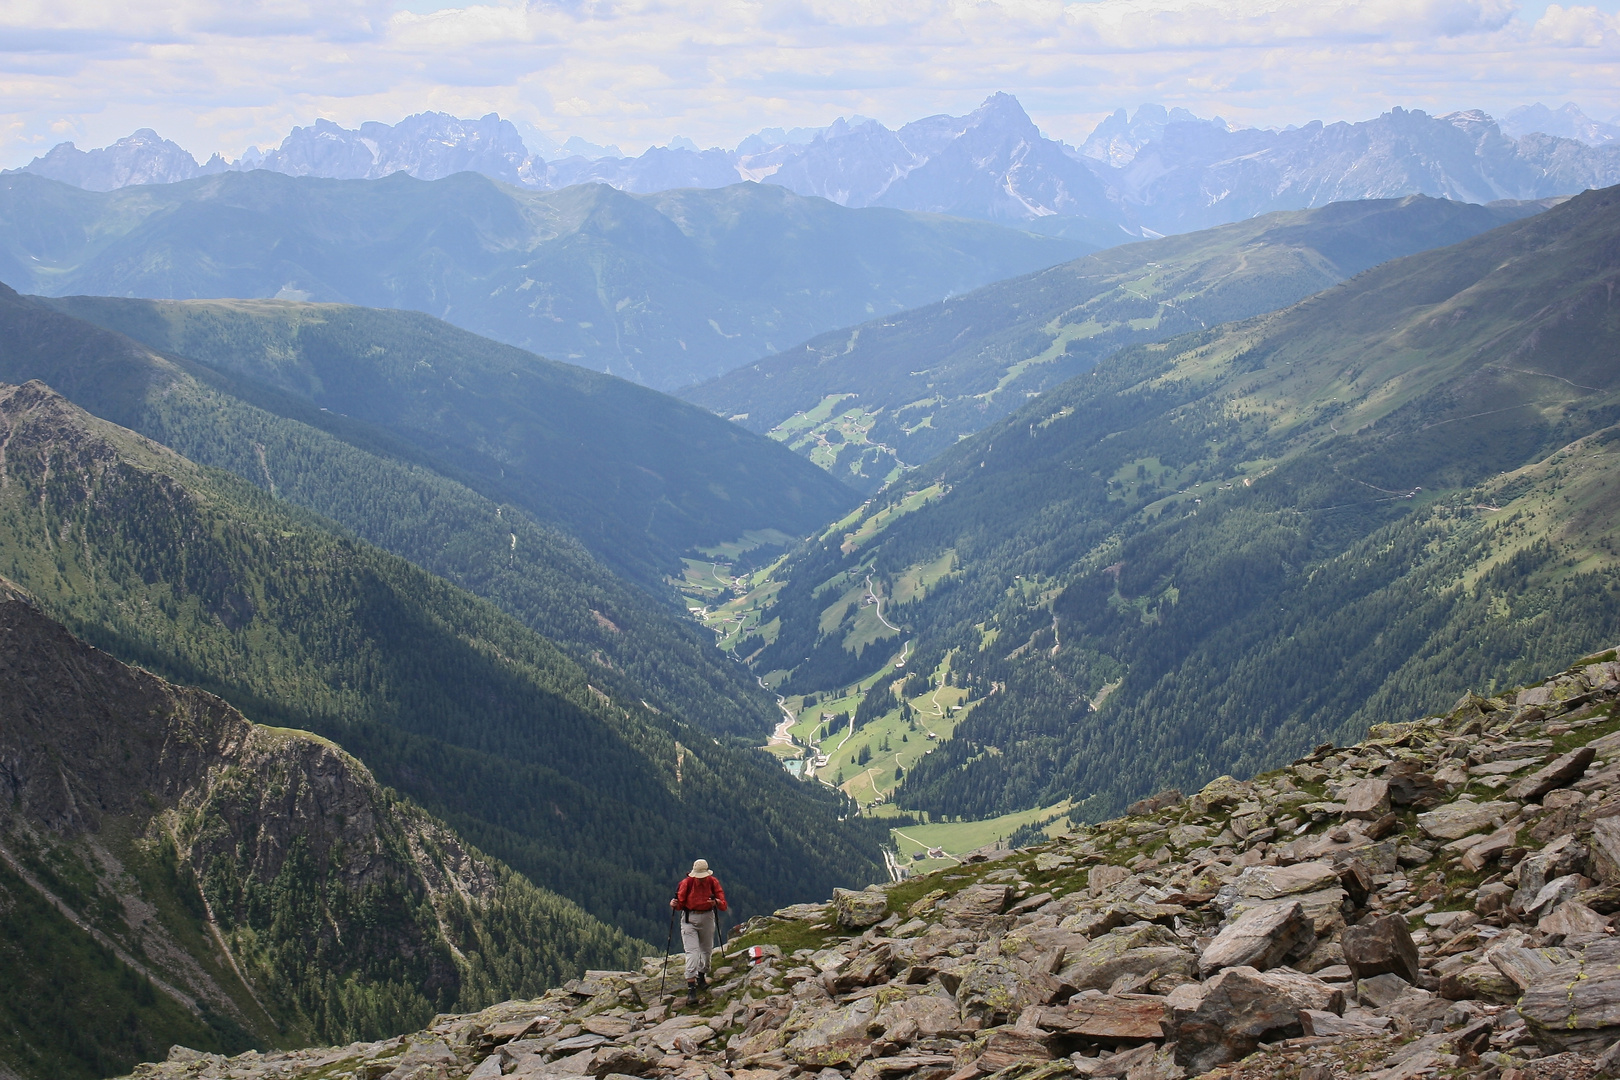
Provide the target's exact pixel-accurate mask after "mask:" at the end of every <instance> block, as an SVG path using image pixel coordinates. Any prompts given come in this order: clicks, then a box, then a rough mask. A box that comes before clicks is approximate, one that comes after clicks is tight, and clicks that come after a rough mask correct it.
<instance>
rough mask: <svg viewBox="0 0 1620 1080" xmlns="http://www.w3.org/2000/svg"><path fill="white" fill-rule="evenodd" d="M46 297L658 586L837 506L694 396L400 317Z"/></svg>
mask: <svg viewBox="0 0 1620 1080" xmlns="http://www.w3.org/2000/svg"><path fill="white" fill-rule="evenodd" d="M45 302H46V303H48V304H51V305H54V306H56V307H58V308H60V309H61V310H63V311H65V312H68V313H70V314H72V315H75V316H77V317H79V318H83V319H87V320H89V321H92V322H96V323H99V324H101V325H103V326H106V327H110V328H112V329H114V330H117V331H121V332H123V333H126V334H128V335H130V336H132V337H135V338H137V339H138V340H141V341H143V342H145V343H146V344H147V345H149V346H151V347H152V348H154V349H157V350H159V351H162V352H166V353H169V354H172V355H178V356H183V357H186V358H189V359H192V360H197V361H201V362H202V363H205V364H209V365H211V366H214V367H216V368H219V369H221V370H223V371H226V372H228V373H230V374H234V375H238V376H245V377H248V378H250V379H252V380H255V381H257V382H262V383H265V384H268V385H270V386H274V387H276V388H278V389H280V390H282V391H284V392H286V393H290V394H294V395H297V396H298V397H301V398H304V399H306V400H307V401H309V402H312V403H313V404H314V405H316V406H317V407H319V408H320V409H323V410H326V411H328V412H334V413H338V414H341V415H342V416H345V417H349V418H353V419H356V420H361V421H364V422H366V423H368V424H372V425H375V426H376V427H380V428H383V429H385V430H386V431H388V432H389V433H390V434H391V435H392V436H393V437H394V439H396V440H398V441H401V442H403V443H405V444H407V445H408V446H409V447H410V450H411V452H414V454H415V456H416V457H417V458H418V459H419V460H423V461H426V462H428V463H429V464H431V465H432V467H433V468H435V469H436V470H437V471H439V472H441V473H445V474H447V475H449V476H451V477H453V478H455V479H458V480H461V481H462V482H464V483H466V484H467V485H469V486H471V487H473V488H475V489H476V490H477V491H479V492H480V493H481V494H483V495H485V496H486V497H488V498H491V499H495V500H497V501H499V502H505V503H513V504H516V505H517V506H518V507H519V508H521V509H523V510H525V511H527V512H528V513H529V514H530V515H532V516H533V517H535V518H538V519H539V520H541V521H545V522H547V523H550V524H554V525H556V526H557V527H559V528H561V529H563V530H564V531H566V532H568V533H569V534H571V535H572V536H574V537H576V538H578V539H579V540H580V541H581V542H582V543H584V544H585V545H586V546H587V547H589V548H590V549H591V550H592V551H594V552H596V553H597V554H598V555H599V556H601V557H602V558H604V559H606V560H607V561H608V562H610V563H611V564H613V565H614V566H615V567H617V568H619V569H620V570H622V571H624V572H626V573H629V574H632V575H634V576H636V577H639V578H641V579H642V580H643V581H644V582H658V583H661V582H662V578H663V575H665V574H668V573H669V572H671V570H673V569H674V568H675V567H677V566H678V565H679V559H680V556H681V555H683V554H685V553H686V551H687V550H688V549H690V548H692V547H696V546H700V545H708V544H715V543H719V542H722V541H726V540H731V539H734V538H736V537H738V536H741V535H742V534H743V533H744V532H746V531H748V530H751V529H776V530H779V531H785V532H787V533H789V534H790V535H793V536H803V535H805V534H806V533H808V532H810V531H811V530H812V529H815V528H818V527H820V526H821V525H824V524H825V523H826V522H827V521H828V520H829V519H831V518H832V517H834V516H836V515H837V514H840V513H843V512H844V511H845V510H847V509H848V507H849V506H850V505H851V504H852V503H853V502H854V495H853V493H852V492H851V491H850V490H849V489H847V488H846V487H844V486H843V485H842V484H840V483H838V482H837V481H835V480H833V479H832V478H830V477H828V476H827V475H826V474H825V473H823V472H822V471H821V470H819V469H815V468H810V467H807V465H806V463H805V462H804V461H802V460H801V459H799V458H797V457H796V456H794V455H793V454H790V453H788V452H786V451H785V450H783V449H782V448H780V447H778V446H776V445H775V444H774V443H772V442H770V441H768V440H765V439H761V438H758V437H756V436H752V435H750V434H748V433H747V432H745V431H741V430H739V429H738V428H737V427H736V426H735V425H733V424H728V423H726V422H725V421H724V420H721V419H719V418H718V417H715V416H712V415H710V414H708V413H706V412H704V411H703V410H702V409H698V408H694V407H692V406H690V405H687V404H685V403H684V402H680V401H677V400H675V399H673V398H670V397H667V396H666V395H664V394H660V393H658V392H656V391H653V390H648V389H646V388H645V387H641V386H636V385H635V384H633V383H630V382H627V381H625V380H623V379H618V378H615V377H613V376H611V375H602V374H598V373H596V372H592V371H587V370H585V369H584V368H580V367H575V366H574V365H572V364H559V363H556V362H554V361H551V360H547V359H545V358H543V357H539V356H535V355H534V354H533V353H528V352H524V351H523V350H521V349H515V348H513V347H511V346H509V345H501V344H499V343H498V342H494V341H491V340H489V339H488V338H482V337H479V336H478V335H476V334H471V333H468V332H467V331H465V330H459V329H457V328H456V327H454V326H451V325H450V324H449V323H445V322H441V321H440V320H438V319H434V318H431V317H429V316H426V315H421V314H418V313H415V312H407V311H388V310H377V309H367V308H356V307H348V306H340V305H332V304H300V303H293V302H288V301H279V300H262V301H241V300H225V301H206V300H198V301H186V302H178V303H170V302H161V301H149V300H120V299H116V298H109V297H90V296H77V297H68V298H64V299H60V300H50V301H45Z"/></svg>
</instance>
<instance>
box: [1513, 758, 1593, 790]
mask: <svg viewBox="0 0 1620 1080" xmlns="http://www.w3.org/2000/svg"><path fill="white" fill-rule="evenodd" d="M1595 757H1597V751H1595V750H1593V749H1592V748H1591V747H1590V746H1582V747H1580V748H1579V749H1576V750H1571V751H1570V752H1569V753H1567V754H1563V755H1560V756H1559V757H1556V758H1554V759H1553V760H1552V762H1551V763H1549V764H1548V765H1547V766H1546V767H1545V768H1541V769H1537V770H1536V771H1535V772H1533V773H1531V774H1530V775H1529V776H1527V777H1525V778H1524V779H1523V780H1520V781H1519V782H1518V783H1517V784H1514V785H1513V786H1512V787H1510V788H1508V790H1507V794H1508V798H1510V799H1524V800H1525V801H1527V802H1536V801H1538V800H1539V799H1540V798H1541V797H1542V796H1543V795H1546V794H1547V793H1548V792H1549V791H1553V790H1556V789H1557V788H1561V787H1568V786H1569V785H1570V784H1573V783H1574V782H1575V781H1577V780H1579V779H1580V778H1581V777H1582V776H1583V775H1585V773H1586V767H1587V766H1588V765H1590V764H1592V759H1593V758H1595Z"/></svg>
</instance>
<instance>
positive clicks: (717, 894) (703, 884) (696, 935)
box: [669, 859, 726, 1005]
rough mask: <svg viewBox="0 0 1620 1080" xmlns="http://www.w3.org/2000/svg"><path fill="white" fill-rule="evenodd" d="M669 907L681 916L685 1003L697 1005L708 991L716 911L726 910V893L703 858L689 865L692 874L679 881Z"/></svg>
mask: <svg viewBox="0 0 1620 1080" xmlns="http://www.w3.org/2000/svg"><path fill="white" fill-rule="evenodd" d="M669 906H670V907H672V908H674V909H675V910H677V911H679V912H680V913H681V947H682V948H683V949H685V951H686V1003H687V1004H688V1005H696V1004H697V1003H698V991H699V990H707V989H708V988H709V981H708V979H707V978H706V976H707V975H708V973H709V960H710V958H711V957H712V956H713V955H714V926H715V921H716V920H717V919H718V918H719V916H718V915H716V914H715V912H717V911H724V910H726V890H724V889H722V888H721V887H720V879H719V878H717V877H715V876H714V871H713V870H710V869H709V863H708V860H706V859H699V860H697V861H696V862H694V863H693V864H692V872H691V873H690V874H687V875H686V876H685V877H683V878H681V883H680V886H679V887H678V888H676V890H675V899H673V900H671V901H670V902H669Z"/></svg>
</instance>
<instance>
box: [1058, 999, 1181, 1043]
mask: <svg viewBox="0 0 1620 1080" xmlns="http://www.w3.org/2000/svg"><path fill="white" fill-rule="evenodd" d="M1169 1019H1170V1008H1169V1005H1168V1004H1167V1003H1166V1001H1165V999H1164V998H1162V997H1160V996H1158V995H1156V994H1084V995H1077V996H1076V997H1075V999H1074V1000H1073V1001H1071V1002H1069V1004H1068V1006H1067V1007H1066V1008H1061V1009H1057V1008H1049V1009H1042V1010H1041V1011H1040V1014H1039V1016H1038V1017H1037V1019H1036V1023H1038V1024H1039V1025H1040V1026H1041V1027H1043V1028H1045V1029H1046V1030H1048V1031H1056V1032H1060V1033H1062V1034H1064V1035H1069V1036H1074V1037H1078V1038H1084V1039H1094V1040H1097V1041H1100V1042H1110V1043H1117V1042H1130V1041H1133V1040H1140V1039H1161V1038H1163V1037H1164V1030H1163V1028H1164V1025H1165V1023H1166V1022H1167V1021H1168V1020H1169Z"/></svg>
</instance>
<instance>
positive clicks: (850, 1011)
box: [783, 998, 877, 1067]
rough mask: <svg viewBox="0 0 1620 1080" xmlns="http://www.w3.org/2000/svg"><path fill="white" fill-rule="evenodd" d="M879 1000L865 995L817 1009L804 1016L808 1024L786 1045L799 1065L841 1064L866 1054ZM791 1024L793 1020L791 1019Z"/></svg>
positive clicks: (786, 1051) (793, 1059)
mask: <svg viewBox="0 0 1620 1080" xmlns="http://www.w3.org/2000/svg"><path fill="white" fill-rule="evenodd" d="M876 1015H877V1002H876V1001H875V1000H874V999H873V998H862V999H861V1000H859V1001H856V1002H853V1003H851V1004H849V1005H844V1006H832V1007H828V1008H822V1009H817V1010H815V1011H814V1012H813V1013H811V1014H809V1015H807V1016H806V1017H804V1018H803V1021H801V1022H804V1024H805V1026H804V1027H803V1029H802V1030H800V1031H798V1032H797V1033H796V1034H794V1035H793V1037H792V1038H791V1039H789V1040H788V1042H787V1044H786V1046H784V1047H783V1050H784V1052H785V1053H786V1054H787V1057H788V1060H790V1061H792V1062H793V1063H794V1064H796V1065H814V1066H817V1067H825V1066H834V1067H836V1066H840V1065H846V1064H849V1063H851V1062H853V1061H854V1060H855V1059H856V1058H858V1057H861V1056H863V1054H864V1051H865V1050H866V1048H867V1046H868V1045H869V1044H870V1043H871V1041H872V1035H871V1032H870V1030H869V1029H870V1028H871V1026H872V1021H873V1019H874V1018H875V1017H876ZM790 1023H791V1021H790Z"/></svg>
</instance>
